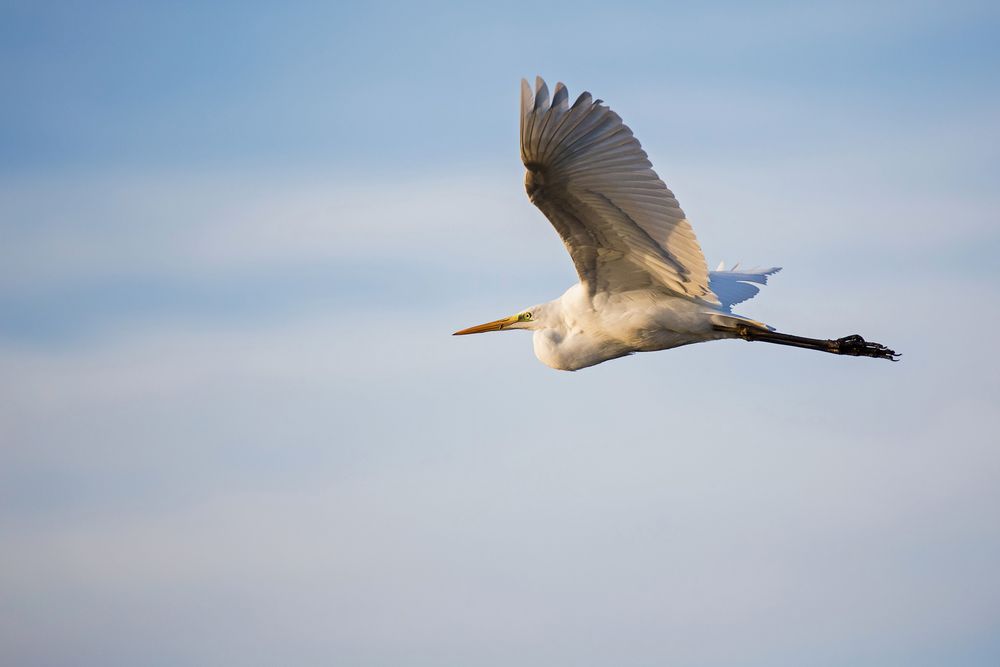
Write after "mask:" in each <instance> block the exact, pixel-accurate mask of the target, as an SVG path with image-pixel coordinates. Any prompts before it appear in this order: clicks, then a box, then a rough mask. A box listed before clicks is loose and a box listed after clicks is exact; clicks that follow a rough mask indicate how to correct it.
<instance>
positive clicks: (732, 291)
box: [708, 263, 781, 313]
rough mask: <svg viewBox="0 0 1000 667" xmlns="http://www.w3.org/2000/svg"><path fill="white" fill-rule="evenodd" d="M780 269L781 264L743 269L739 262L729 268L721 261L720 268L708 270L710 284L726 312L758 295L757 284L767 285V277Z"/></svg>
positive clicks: (730, 311)
mask: <svg viewBox="0 0 1000 667" xmlns="http://www.w3.org/2000/svg"><path fill="white" fill-rule="evenodd" d="M778 271H781V267H780V266H774V267H771V268H769V269H741V268H740V265H739V264H736V265H734V266H733V268H731V269H728V270H727V269H726V268H725V264H722V263H720V264H719V268H718V269H716V270H715V271H709V272H708V286H709V289H711V290H712V291H713V292H715V296H717V297H719V301H720V302H721V303H722V308H723V309H724V310H725V312H727V313H732V312H733V306H735V305H736V304H738V303H743V302H744V301H746V300H748V299H752V298H753V297H755V296H757V293H758V292H760V288H759V287H757V285H766V284H767V277H768V276H770V275H773V274H775V273H777V272H778ZM754 283H756V285H755V284H754Z"/></svg>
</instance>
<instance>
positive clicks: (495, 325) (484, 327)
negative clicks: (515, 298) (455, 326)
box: [452, 315, 518, 336]
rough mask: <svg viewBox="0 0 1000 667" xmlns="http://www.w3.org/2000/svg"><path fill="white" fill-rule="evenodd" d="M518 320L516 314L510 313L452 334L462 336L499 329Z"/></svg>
mask: <svg viewBox="0 0 1000 667" xmlns="http://www.w3.org/2000/svg"><path fill="white" fill-rule="evenodd" d="M517 322H518V316H517V315H511V316H510V317H505V318H503V319H502V320H493V321H492V322H487V323H486V324H477V325H476V326H474V327H469V328H468V329H462V330H461V331H456V332H455V333H453V334H452V336H464V335H466V334H474V333H486V332H487V331H500V330H501V329H503V328H505V327H509V326H510V325H512V324H516V323H517Z"/></svg>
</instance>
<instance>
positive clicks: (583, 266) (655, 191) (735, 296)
mask: <svg viewBox="0 0 1000 667" xmlns="http://www.w3.org/2000/svg"><path fill="white" fill-rule="evenodd" d="M521 160H522V161H523V162H524V166H525V167H526V168H527V173H526V174H525V189H526V190H527V192H528V197H529V198H530V199H531V201H532V203H534V204H535V205H536V206H537V207H538V208H539V209H541V211H542V212H543V213H544V214H545V216H546V217H547V218H548V219H549V221H550V222H551V223H552V225H553V226H554V227H555V229H556V231H557V232H558V233H559V236H560V237H561V238H562V240H563V243H564V244H565V245H566V249H567V250H568V251H569V254H570V257H571V258H572V260H573V264H574V265H575V267H576V271H577V274H578V275H579V278H580V282H579V284H577V285H574V286H572V287H570V288H569V289H568V290H567V291H566V293H565V294H563V295H562V296H561V297H560V298H558V299H556V300H554V301H550V302H548V303H545V304H540V305H538V306H534V307H532V308H529V309H527V310H524V311H521V312H520V313H517V314H516V315H512V316H510V317H507V318H504V319H501V320H496V321H494V322H488V323H486V324H481V325H479V326H476V327H470V328H468V329H464V330H462V331H458V332H456V335H462V334H470V333H482V332H486V331H501V330H506V329H531V330H533V331H534V332H535V333H534V347H535V354H536V355H537V356H538V358H539V359H540V360H541V361H542V362H543V363H545V364H547V365H549V366H551V367H553V368H557V369H561V370H577V369H580V368H585V367H587V366H592V365H594V364H598V363H601V362H602V361H607V360H608V359H614V358H616V357H621V356H624V355H627V354H631V353H633V352H646V351H653V350H664V349H668V348H671V347H677V346H679V345H686V344H689V343H697V342H702V341H708V340H717V339H720V338H736V337H739V338H744V339H746V340H763V341H767V342H772V343H779V344H783V345H793V346H796V347H806V348H810V349H818V350H822V351H825V352H833V353H835V354H849V355H855V356H872V357H880V358H889V359H891V358H893V356H894V355H895V353H894V352H892V351H891V350H888V349H887V348H885V347H883V346H881V345H879V344H877V343H868V342H866V341H864V339H862V338H861V337H860V336H848V337H845V338H841V339H837V340H817V339H811V338H802V337H799V336H790V335H787V334H780V333H777V332H775V331H773V329H771V328H770V327H767V326H766V325H764V324H761V323H759V322H755V321H753V320H750V319H747V318H744V317H741V316H739V315H735V314H733V313H732V307H733V305H735V304H738V303H741V302H743V301H745V300H747V299H750V298H752V297H753V296H754V295H756V294H757V292H758V291H759V288H758V287H757V285H764V284H766V283H767V276H769V275H771V274H773V273H776V272H777V271H778V270H779V269H778V268H769V269H761V270H757V269H755V270H738V266H736V267H733V269H732V270H729V271H726V270H724V267H723V266H721V265H720V267H719V270H717V271H712V272H709V271H708V268H707V265H706V263H705V258H704V256H703V255H702V252H701V248H700V247H699V245H698V241H697V239H696V238H695V235H694V230H693V229H692V228H691V225H690V223H689V222H688V221H687V219H686V217H685V215H684V212H683V211H682V210H681V208H680V205H679V204H678V203H677V200H676V199H675V198H674V195H673V193H672V192H671V191H670V190H669V189H668V188H667V186H666V184H665V183H664V182H663V181H661V180H660V178H659V177H658V176H657V175H656V172H654V171H653V169H652V165H651V164H650V162H649V159H648V157H647V155H646V153H645V151H643V150H642V147H641V146H640V145H639V142H638V140H637V139H636V138H635V137H634V136H633V135H632V131H631V130H630V129H629V128H628V126H626V125H625V124H624V123H623V122H622V119H621V118H620V117H619V116H618V114H616V113H615V112H614V111H612V110H611V109H609V108H608V107H607V106H604V104H603V103H602V101H601V100H594V99H593V98H592V97H591V95H590V93H586V92H585V93H583V94H582V95H580V96H579V97H578V98H577V99H576V101H575V102H574V103H573V104H572V105H570V104H569V92H568V91H567V89H566V86H564V85H563V84H562V83H558V84H556V87H555V92H554V94H553V95H552V96H551V98H550V97H549V90H548V87H547V86H546V84H545V82H544V81H543V80H542V79H541V78H540V77H539V78H538V79H537V80H536V84H535V90H534V92H532V89H531V87H530V86H529V85H528V82H527V81H523V80H522V82H521Z"/></svg>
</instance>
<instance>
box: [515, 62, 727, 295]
mask: <svg viewBox="0 0 1000 667" xmlns="http://www.w3.org/2000/svg"><path fill="white" fill-rule="evenodd" d="M568 102H569V94H568V92H567V90H566V87H565V86H564V85H563V84H562V83H559V84H556V89H555V95H554V96H553V97H552V99H551V101H550V99H549V90H548V87H547V86H546V85H545V82H544V81H543V80H542V79H541V78H540V77H539V78H538V79H537V80H536V86H535V91H534V93H532V90H531V87H530V86H529V85H528V82H527V81H525V80H522V82H521V159H522V161H523V162H524V166H525V167H526V168H527V170H528V171H527V174H526V176H525V188H526V189H527V191H528V196H529V197H530V199H531V201H532V203H534V204H535V205H536V206H537V207H538V208H539V209H541V211H542V212H543V213H544V214H545V216H546V217H547V218H548V219H549V220H550V221H551V222H552V225H553V226H554V227H555V228H556V231H557V232H558V233H559V235H560V236H561V237H562V240H563V242H564V243H565V244H566V248H567V250H568V251H569V254H570V256H571V257H572V259H573V263H574V265H575V266H576V270H577V273H578V274H579V276H580V282H581V283H583V285H584V286H585V287H586V288H587V289H588V291H589V292H590V293H591V294H593V293H595V292H598V291H615V292H621V291H626V290H630V289H643V288H653V289H659V290H664V291H667V292H670V293H673V294H676V295H678V296H685V297H689V298H693V299H698V300H700V301H704V302H706V303H710V304H718V303H719V301H718V299H717V298H716V296H715V294H713V292H712V290H711V288H710V286H709V277H708V268H707V266H706V264H705V258H704V256H703V255H702V252H701V248H700V247H699V246H698V241H697V239H696V238H695V235H694V231H693V230H692V229H691V225H690V224H689V223H688V221H687V220H686V219H685V217H684V212H683V211H682V210H681V208H680V205H679V204H678V203H677V199H675V198H674V195H673V193H672V192H671V191H670V190H669V189H668V188H667V186H666V184H665V183H664V182H663V181H661V180H660V178H659V176H657V175H656V172H654V171H653V169H652V165H651V164H650V162H649V159H648V158H647V155H646V152H645V151H643V150H642V147H641V146H640V145H639V141H638V140H637V139H636V138H635V137H634V136H633V135H632V131H631V130H630V129H629V128H628V126H626V125H625V124H624V123H623V122H622V119H621V118H620V117H619V116H618V114H616V113H615V112H614V111H612V110H611V109H609V108H608V107H607V106H604V104H603V103H602V101H601V100H593V99H592V98H591V96H590V93H583V94H582V95H580V96H579V97H578V98H577V100H576V102H574V103H573V105H572V106H569V104H568Z"/></svg>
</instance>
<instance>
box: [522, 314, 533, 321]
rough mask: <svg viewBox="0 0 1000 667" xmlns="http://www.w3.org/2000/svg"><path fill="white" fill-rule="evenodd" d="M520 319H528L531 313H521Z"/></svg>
mask: <svg viewBox="0 0 1000 667" xmlns="http://www.w3.org/2000/svg"><path fill="white" fill-rule="evenodd" d="M521 319H522V320H530V319H531V313H521Z"/></svg>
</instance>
